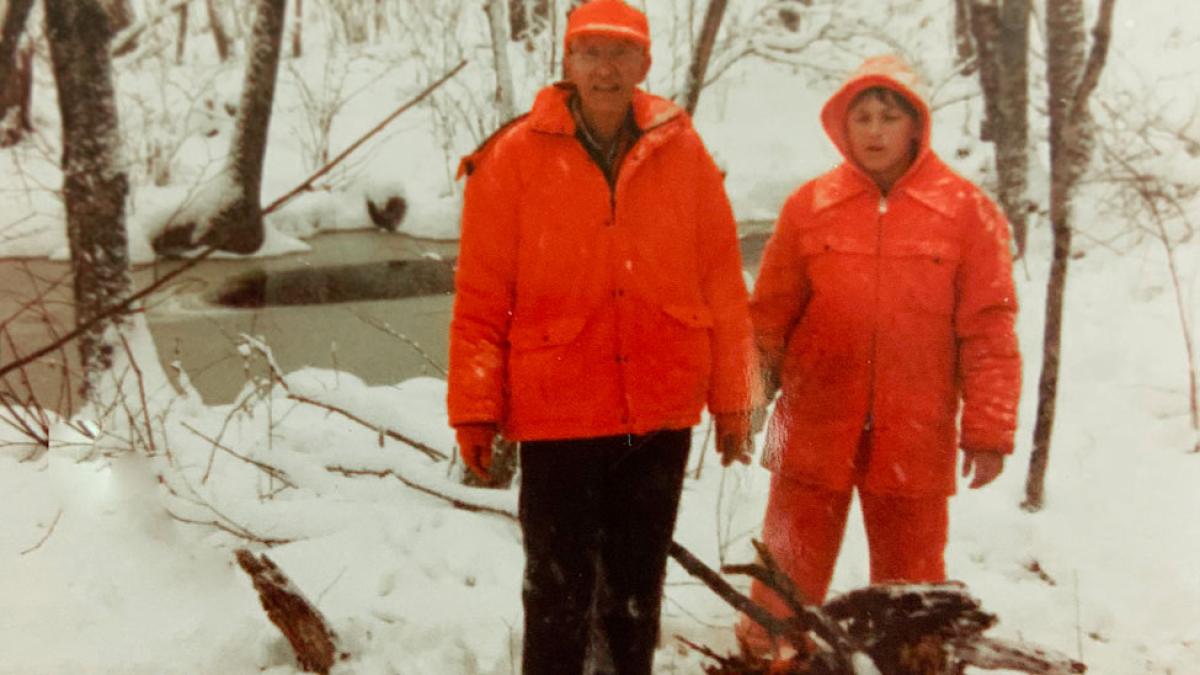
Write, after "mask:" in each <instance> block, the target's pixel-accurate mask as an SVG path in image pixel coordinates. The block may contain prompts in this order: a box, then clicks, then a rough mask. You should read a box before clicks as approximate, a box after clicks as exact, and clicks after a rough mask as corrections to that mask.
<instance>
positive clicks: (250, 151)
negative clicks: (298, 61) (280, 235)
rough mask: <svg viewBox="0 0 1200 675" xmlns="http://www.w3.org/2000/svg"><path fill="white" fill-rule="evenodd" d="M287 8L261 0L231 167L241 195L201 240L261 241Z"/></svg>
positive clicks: (238, 247) (283, 2) (226, 243)
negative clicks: (264, 188)
mask: <svg viewBox="0 0 1200 675" xmlns="http://www.w3.org/2000/svg"><path fill="white" fill-rule="evenodd" d="M286 12H287V0H258V3H257V8H256V12H255V18H254V28H253V30H252V32H251V34H250V45H249V48H248V49H247V54H249V56H250V58H249V59H248V61H247V63H246V77H245V81H244V82H243V84H242V101H241V105H240V106H239V109H238V123H237V131H236V132H235V134H234V137H233V148H232V152H231V155H232V157H231V162H230V166H229V173H230V175H231V176H232V178H233V179H234V181H235V182H236V184H237V186H238V193H237V198H236V199H235V200H234V201H233V202H232V203H231V204H230V205H229V206H227V207H226V208H224V209H223V210H222V211H221V212H220V213H218V214H217V215H216V216H215V217H214V218H213V220H212V223H211V224H210V226H209V228H208V231H207V232H206V233H205V235H204V237H203V238H202V239H201V240H200V243H202V244H205V245H212V246H216V247H217V248H220V249H222V250H225V251H231V252H234V253H252V252H253V251H255V250H257V249H258V247H259V246H261V245H262V241H263V236H264V234H263V221H262V204H261V199H262V196H261V194H260V193H261V192H262V168H263V159H264V158H265V156H266V154H267V131H268V129H269V128H270V125H271V106H272V105H273V103H274V100H275V80H276V75H277V74H278V71H279V51H280V49H281V47H282V45H283V23H284V17H285V16H286Z"/></svg>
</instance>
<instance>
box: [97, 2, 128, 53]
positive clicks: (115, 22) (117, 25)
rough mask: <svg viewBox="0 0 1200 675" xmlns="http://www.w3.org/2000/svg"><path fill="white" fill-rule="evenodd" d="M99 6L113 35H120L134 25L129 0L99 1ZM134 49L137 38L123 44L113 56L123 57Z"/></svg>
mask: <svg viewBox="0 0 1200 675" xmlns="http://www.w3.org/2000/svg"><path fill="white" fill-rule="evenodd" d="M100 6H101V7H103V8H104V12H105V13H106V14H108V17H109V20H110V21H111V24H110V25H111V27H112V34H113V35H116V34H117V33H120V32H121V31H123V30H125V29H126V28H129V27H130V26H132V25H133V24H134V19H135V18H136V17H135V15H134V13H133V5H132V4H130V2H129V0H100ZM134 49H137V38H134V39H132V40H129V41H127V42H125V43H124V44H123V45H122V46H121V48H120V49H118V50H117V51H116V52H115V53H114V54H113V56H124V55H126V54H128V53H129V52H132V51H133V50H134Z"/></svg>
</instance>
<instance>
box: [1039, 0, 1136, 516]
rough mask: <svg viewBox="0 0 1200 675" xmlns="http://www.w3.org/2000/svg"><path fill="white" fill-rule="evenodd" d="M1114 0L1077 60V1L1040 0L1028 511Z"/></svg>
mask: <svg viewBox="0 0 1200 675" xmlns="http://www.w3.org/2000/svg"><path fill="white" fill-rule="evenodd" d="M1114 2H1115V0H1101V6H1100V17H1099V18H1098V19H1097V20H1096V27H1095V29H1094V30H1093V34H1094V36H1095V39H1094V41H1093V43H1092V49H1091V54H1090V55H1089V56H1088V57H1087V59H1086V61H1085V58H1084V57H1085V50H1086V39H1087V38H1086V36H1085V34H1084V23H1083V0H1057V1H1056V2H1051V3H1047V6H1046V42H1047V44H1048V51H1047V54H1046V81H1047V84H1048V85H1049V89H1050V92H1049V94H1050V102H1049V103H1050V105H1049V108H1050V224H1051V227H1052V228H1053V230H1054V257H1053V259H1052V260H1051V263H1050V278H1049V280H1048V281H1047V288H1046V327H1045V334H1044V337H1043V340H1042V374H1041V378H1040V380H1039V382H1038V408H1037V421H1036V423H1035V426H1034V430H1033V453H1032V455H1031V456H1030V459H1029V475H1028V477H1027V478H1026V481H1025V502H1024V504H1022V506H1023V507H1024V508H1025V509H1026V510H1028V511H1038V510H1040V509H1041V508H1042V504H1043V503H1044V495H1045V482H1046V467H1047V465H1048V463H1049V460H1050V441H1051V436H1052V433H1053V431H1054V413H1055V403H1056V400H1057V395H1058V373H1059V364H1060V360H1061V351H1062V319H1063V298H1064V295H1065V292H1066V285H1067V265H1068V263H1069V262H1070V258H1071V197H1072V192H1073V191H1074V188H1075V185H1076V183H1077V182H1078V181H1079V177H1080V176H1081V175H1082V174H1083V171H1084V170H1085V169H1086V168H1087V163H1088V160H1089V159H1090V157H1091V150H1092V134H1091V126H1092V119H1091V115H1090V114H1088V99H1089V98H1090V97H1091V93H1092V91H1093V90H1094V89H1095V87H1096V84H1097V83H1098V82H1099V80H1100V72H1101V71H1102V70H1103V69H1104V61H1105V59H1106V58H1107V56H1108V43H1109V36H1110V35H1111V31H1112V9H1113V3H1114Z"/></svg>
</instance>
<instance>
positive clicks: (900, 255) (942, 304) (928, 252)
mask: <svg viewBox="0 0 1200 675" xmlns="http://www.w3.org/2000/svg"><path fill="white" fill-rule="evenodd" d="M887 253H888V254H889V257H891V258H892V259H893V260H895V261H896V263H897V264H898V267H899V269H901V270H903V271H902V272H901V273H900V274H898V275H897V279H898V280H899V281H900V283H901V284H903V295H902V298H903V303H904V306H905V307H906V308H909V309H911V310H913V311H918V312H925V313H930V314H936V315H939V316H950V315H951V314H953V313H954V306H955V303H956V302H957V292H956V289H955V277H956V275H957V273H958V265H959V262H960V260H961V257H962V253H961V250H960V248H959V246H958V244H957V243H956V242H953V241H943V240H937V239H914V240H903V241H897V242H892V243H891V244H890V245H889V247H888V251H887Z"/></svg>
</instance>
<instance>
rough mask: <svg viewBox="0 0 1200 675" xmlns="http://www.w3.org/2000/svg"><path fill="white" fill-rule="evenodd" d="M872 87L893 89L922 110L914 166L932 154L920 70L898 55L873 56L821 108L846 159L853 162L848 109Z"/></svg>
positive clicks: (823, 119) (823, 121)
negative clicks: (847, 120) (847, 124)
mask: <svg viewBox="0 0 1200 675" xmlns="http://www.w3.org/2000/svg"><path fill="white" fill-rule="evenodd" d="M871 87H887V88H888V89H894V90H895V91H897V92H899V93H900V94H901V95H902V96H904V98H906V99H908V100H909V102H911V103H912V104H913V107H915V108H916V109H917V111H918V112H920V113H921V140H920V147H919V149H918V150H917V156H916V158H915V159H914V160H913V166H916V165H918V164H920V163H921V160H922V159H924V157H925V156H926V155H927V154H929V134H930V129H931V126H932V125H931V122H930V115H929V104H928V103H926V102H925V99H924V97H922V96H921V95H920V94H918V93H917V92H918V90H919V89H920V88H921V83H920V79H919V78H918V77H917V74H916V73H915V72H913V69H912V68H911V67H910V66H909V65H908V64H907V63H905V62H904V60H903V59H901V58H900V57H897V56H891V55H885V56H872V57H871V58H869V59H867V60H866V61H863V63H862V65H861V66H859V67H858V70H856V71H854V73H852V74H851V75H850V77H848V78H846V81H845V83H843V84H842V86H841V88H840V89H838V90H837V92H836V93H834V95H833V96H831V97H830V98H829V100H828V101H826V102H825V107H823V108H822V109H821V124H822V126H824V127H825V133H826V134H828V135H829V139H830V140H832V141H833V144H834V145H836V146H837V149H838V151H839V152H841V153H842V156H843V157H845V158H846V161H847V162H850V163H851V164H854V161H853V157H852V156H851V154H850V142H849V140H848V139H847V138H846V113H847V111H848V110H849V108H850V103H851V102H852V101H853V100H854V97H855V96H858V95H859V94H860V93H861V92H862V91H864V90H866V89H870V88H871ZM855 166H857V165H855ZM910 170H911V167H910Z"/></svg>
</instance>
